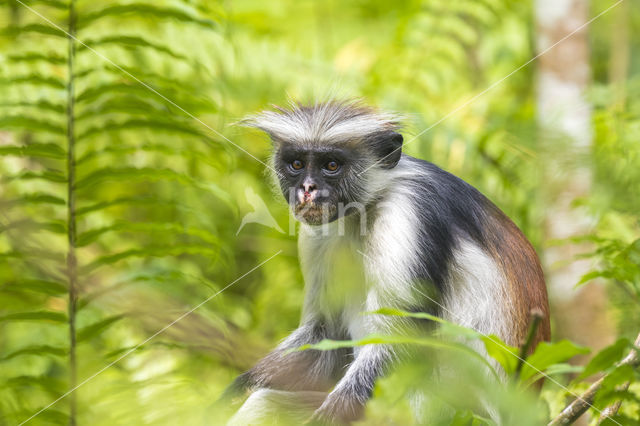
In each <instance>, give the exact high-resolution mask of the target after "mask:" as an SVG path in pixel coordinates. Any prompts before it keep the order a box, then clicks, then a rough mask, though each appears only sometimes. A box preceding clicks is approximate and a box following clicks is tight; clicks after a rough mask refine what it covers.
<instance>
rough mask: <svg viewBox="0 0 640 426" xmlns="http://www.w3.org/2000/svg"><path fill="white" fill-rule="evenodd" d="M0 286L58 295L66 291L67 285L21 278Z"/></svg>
mask: <svg viewBox="0 0 640 426" xmlns="http://www.w3.org/2000/svg"><path fill="white" fill-rule="evenodd" d="M1 288H6V289H10V290H20V291H22V290H28V291H35V292H37V293H42V294H47V295H49V296H59V295H61V294H65V293H66V292H67V285H66V284H65V283H62V282H59V281H49V280H30V279H23V280H19V281H12V282H8V283H6V284H4V285H3V286H2V287H1Z"/></svg>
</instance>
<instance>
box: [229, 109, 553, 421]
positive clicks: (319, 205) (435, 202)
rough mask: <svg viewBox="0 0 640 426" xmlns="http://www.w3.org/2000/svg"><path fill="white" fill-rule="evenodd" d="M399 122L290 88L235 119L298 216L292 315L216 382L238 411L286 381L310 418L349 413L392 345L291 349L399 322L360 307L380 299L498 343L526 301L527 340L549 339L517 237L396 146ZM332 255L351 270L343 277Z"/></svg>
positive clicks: (528, 249)
mask: <svg viewBox="0 0 640 426" xmlns="http://www.w3.org/2000/svg"><path fill="white" fill-rule="evenodd" d="M401 122H402V118H401V117H400V116H398V115H396V114H392V113H388V112H383V111H380V110H378V109H376V108H373V107H370V106H367V105H366V104H364V103H363V102H362V101H360V100H346V101H342V100H328V101H324V102H316V103H313V104H302V103H296V102H293V101H292V102H291V104H290V105H289V106H288V107H275V109H273V110H266V111H263V112H261V113H258V114H255V115H252V116H249V117H247V118H246V119H245V120H243V121H242V122H241V124H243V125H245V126H248V127H253V128H256V129H259V130H261V131H263V132H265V133H267V134H268V135H269V137H270V139H271V141H272V145H273V155H272V160H271V166H272V168H273V170H274V171H275V173H274V175H275V180H276V183H277V187H278V188H279V190H280V191H281V192H282V194H283V195H284V197H285V199H286V200H287V202H288V203H289V207H290V208H291V211H292V213H293V215H294V216H295V218H296V219H297V220H298V221H299V222H300V230H299V239H298V246H299V257H300V265H301V269H302V272H303V277H304V281H305V299H304V304H303V309H302V318H301V322H300V326H299V328H297V329H296V330H295V331H293V332H292V333H291V334H290V335H289V337H287V338H286V339H284V341H282V342H281V343H280V344H279V345H278V346H277V348H276V349H275V350H274V351H273V352H271V353H269V354H268V355H266V357H264V358H263V359H262V360H260V361H259V362H258V363H257V364H256V365H255V366H254V367H253V368H251V369H250V370H248V371H247V372H245V373H243V374H241V375H240V376H239V377H238V378H237V379H236V380H235V381H234V382H233V384H232V385H231V386H230V387H229V388H228V389H227V391H226V392H225V394H224V395H225V397H229V396H238V395H245V394H246V393H247V392H250V391H253V393H252V394H251V396H250V397H249V399H248V400H247V402H245V404H244V405H243V407H242V408H241V411H242V410H243V409H244V411H245V412H246V411H247V410H251V409H252V408H251V407H253V409H256V410H267V409H266V408H265V401H267V400H269V398H271V397H274V396H277V395H278V394H279V393H288V394H289V395H296V393H299V395H311V396H310V397H307V398H306V400H305V401H301V403H303V404H307V405H309V406H310V407H312V410H313V414H312V417H311V420H312V421H318V422H320V423H323V424H348V423H350V422H352V421H354V420H357V419H359V418H361V417H362V415H363V412H364V411H363V410H364V407H365V404H366V402H367V400H368V399H369V398H370V396H371V394H372V390H373V388H374V385H375V382H376V380H377V379H378V378H379V377H380V376H381V375H383V374H385V372H387V371H388V370H389V368H391V367H392V366H393V365H394V363H396V362H398V359H399V357H398V354H397V353H396V351H395V350H394V347H393V346H392V345H365V346H362V347H357V348H354V349H352V350H351V351H348V350H343V349H336V350H329V351H320V350H307V351H292V350H293V349H295V348H297V347H299V346H301V345H305V344H313V343H317V342H319V341H321V340H323V339H334V340H345V339H347V340H348V339H359V338H362V337H364V336H366V335H369V334H375V333H379V334H380V333H381V334H385V333H394V332H398V330H402V327H399V326H398V320H395V322H394V320H393V319H390V318H389V317H386V316H382V315H374V316H363V315H361V313H362V312H373V311H376V310H377V309H380V308H383V307H392V308H398V309H403V310H407V311H414V312H415V311H425V312H432V313H434V314H437V315H438V316H440V317H442V318H444V319H447V320H450V321H452V322H454V323H457V324H460V325H462V326H466V327H469V328H472V329H474V330H476V331H478V332H480V333H482V334H484V335H492V334H493V335H497V336H498V337H500V338H501V339H502V340H503V341H505V342H506V343H507V344H509V345H512V346H518V345H520V344H522V342H523V341H524V339H525V336H526V334H527V331H528V328H529V324H528V323H529V321H528V319H529V313H530V312H531V311H532V310H537V311H539V312H541V313H542V321H541V324H540V326H539V327H538V329H537V332H536V335H535V337H534V340H533V347H535V345H536V344H537V343H539V342H541V341H545V340H549V337H550V330H549V307H548V301H547V292H546V286H545V281H544V276H543V272H542V268H541V265H540V261H539V259H538V256H537V255H536V252H535V250H534V248H533V247H532V245H531V244H530V242H529V241H528V240H527V238H526V237H525V236H524V234H523V233H522V232H521V231H520V230H519V229H518V227H517V226H516V225H515V224H514V223H513V222H512V221H511V220H510V219H509V218H508V217H507V216H506V215H505V214H504V213H503V212H502V211H501V210H500V209H499V208H498V207H497V206H496V205H495V204H493V203H492V202H491V201H489V199H488V198H486V197H485V196H484V195H482V194H481V193H480V192H479V191H478V190H477V189H475V188H474V187H472V186H471V185H469V184H468V183H466V182H464V181H463V180H462V179H460V178H458V177H456V176H454V175H452V174H450V173H448V172H446V171H444V170H442V169H441V168H439V167H438V166H436V165H434V164H432V163H430V162H427V161H424V160H421V159H417V158H414V157H411V156H409V155H407V154H405V153H403V152H402V148H403V136H402V134H401V133H400V132H401ZM345 259H346V260H345ZM341 260H343V262H340V261H341ZM345 263H348V264H350V265H357V266H358V268H359V270H360V271H361V272H360V273H358V274H356V276H357V277H359V278H356V280H355V281H358V282H359V283H358V284H356V285H353V286H349V288H348V289H346V290H345V289H344V288H343V287H344V280H343V274H342V271H343V270H344V268H345ZM336 294H338V296H336ZM430 295H431V296H430ZM434 295H435V296H434ZM345 365H346V367H344V366H345ZM305 392H306V393H305ZM302 399H304V398H302ZM256 407H260V408H256ZM267 412H268V410H267V411H265V413H267Z"/></svg>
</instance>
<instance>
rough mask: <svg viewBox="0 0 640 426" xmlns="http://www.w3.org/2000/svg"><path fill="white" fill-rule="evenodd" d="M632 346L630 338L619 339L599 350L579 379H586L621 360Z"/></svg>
mask: <svg viewBox="0 0 640 426" xmlns="http://www.w3.org/2000/svg"><path fill="white" fill-rule="evenodd" d="M630 347H631V342H630V341H629V339H625V338H622V339H618V340H617V341H616V342H615V343H614V344H612V345H610V346H607V347H606V348H604V349H603V350H601V351H600V352H598V353H597V354H596V355H595V356H594V357H593V358H592V359H591V361H589V364H587V366H586V367H585V368H584V371H583V372H582V374H581V375H580V376H579V377H578V380H582V379H585V378H587V377H589V376H591V375H593V374H595V373H600V372H603V371H606V370H608V369H609V368H611V367H612V366H614V365H615V364H616V363H617V362H618V361H620V360H621V359H622V358H623V357H624V356H625V354H626V352H627V351H628V349H629V348H630Z"/></svg>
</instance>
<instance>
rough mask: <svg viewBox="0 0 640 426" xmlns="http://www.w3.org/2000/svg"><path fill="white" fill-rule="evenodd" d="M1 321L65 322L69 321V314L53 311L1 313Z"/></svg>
mask: <svg viewBox="0 0 640 426" xmlns="http://www.w3.org/2000/svg"><path fill="white" fill-rule="evenodd" d="M0 321H53V322H61V323H64V322H67V316H66V315H65V314H63V313H60V312H53V311H37V312H15V313H13V314H6V315H0Z"/></svg>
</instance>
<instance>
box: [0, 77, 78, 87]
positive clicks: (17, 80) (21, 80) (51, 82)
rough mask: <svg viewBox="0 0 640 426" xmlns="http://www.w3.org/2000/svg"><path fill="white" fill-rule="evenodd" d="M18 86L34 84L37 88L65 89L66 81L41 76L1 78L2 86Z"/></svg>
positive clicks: (0, 84)
mask: <svg viewBox="0 0 640 426" xmlns="http://www.w3.org/2000/svg"><path fill="white" fill-rule="evenodd" d="M16 84H33V85H36V86H43V87H50V88H52V89H64V88H65V87H66V85H65V83H64V80H62V79H59V78H56V77H50V76H44V75H40V74H29V75H17V76H13V77H10V78H0V86H15V85H16Z"/></svg>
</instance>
